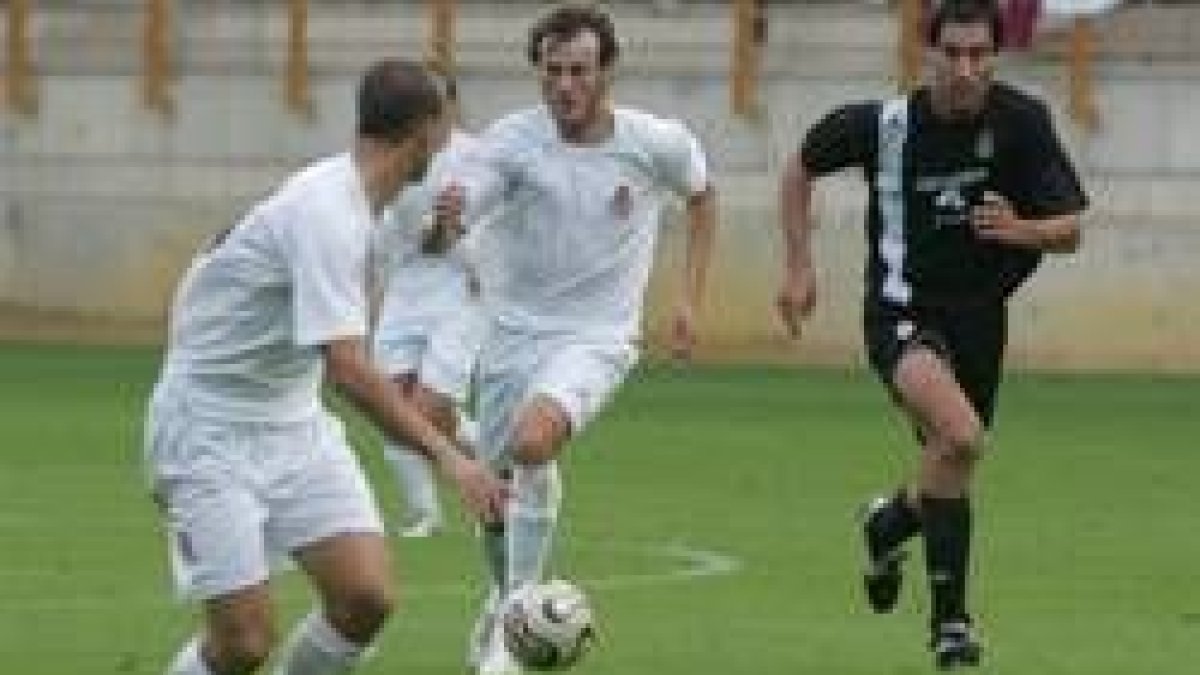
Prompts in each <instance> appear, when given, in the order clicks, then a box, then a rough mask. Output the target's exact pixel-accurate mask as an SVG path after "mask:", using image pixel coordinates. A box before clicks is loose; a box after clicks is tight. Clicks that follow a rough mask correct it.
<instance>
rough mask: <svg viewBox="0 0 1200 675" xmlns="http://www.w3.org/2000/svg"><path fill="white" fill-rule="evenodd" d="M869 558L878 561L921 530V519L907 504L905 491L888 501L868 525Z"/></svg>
mask: <svg viewBox="0 0 1200 675" xmlns="http://www.w3.org/2000/svg"><path fill="white" fill-rule="evenodd" d="M870 527H871V533H872V534H873V535H874V536H873V537H871V538H870V545H871V557H872V558H875V559H877V560H878V559H880V558H882V557H884V556H885V555H888V554H890V553H891V552H893V551H895V550H896V549H897V548H899V547H900V546H901V545H903V544H904V542H906V541H908V540H909V538H910V537H912V536H913V535H914V534H916V533H917V532H919V531H920V530H921V518H920V516H919V515H918V514H917V512H916V510H915V509H913V507H912V506H910V505H909V503H908V497H907V495H906V494H905V489H904V488H900V489H899V490H898V491H897V492H896V494H894V495H892V497H891V498H890V499H888V502H887V505H886V506H884V507H883V508H882V509H880V510H879V511H877V512H876V514H875V516H874V517H873V518H872V519H871V523H870Z"/></svg>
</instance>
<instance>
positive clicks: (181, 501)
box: [147, 410, 270, 599]
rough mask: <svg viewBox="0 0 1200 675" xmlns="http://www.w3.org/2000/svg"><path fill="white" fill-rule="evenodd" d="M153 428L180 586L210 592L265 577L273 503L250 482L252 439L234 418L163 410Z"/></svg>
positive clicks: (155, 470) (198, 595)
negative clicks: (224, 420)
mask: <svg viewBox="0 0 1200 675" xmlns="http://www.w3.org/2000/svg"><path fill="white" fill-rule="evenodd" d="M152 427H153V428H152V429H151V433H152V437H151V439H150V441H149V447H148V449H147V459H148V469H149V472H150V477H151V481H152V486H153V488H152V489H153V491H154V495H155V499H156V501H157V502H158V504H159V506H160V508H161V510H162V515H163V518H164V521H165V525H166V532H167V537H168V554H169V556H170V561H171V570H172V574H173V576H174V580H175V585H176V589H177V591H178V593H179V594H180V595H181V596H182V597H185V598H189V599H208V598H214V597H219V596H223V595H227V594H230V593H232V592H234V591H238V590H240V589H244V588H248V587H251V586H255V585H257V584H260V583H262V582H264V581H266V579H267V578H268V577H269V575H270V564H269V558H268V553H267V545H266V539H265V534H264V523H265V522H266V519H267V510H268V506H267V505H266V504H265V502H264V500H263V499H262V496H261V495H260V494H258V493H257V492H256V491H255V490H254V489H253V487H252V486H253V484H254V480H255V471H254V468H253V467H252V466H250V464H249V462H248V461H247V458H246V456H245V452H244V451H245V450H246V448H247V447H248V445H247V444H248V443H250V442H252V439H250V438H247V437H246V434H244V433H241V432H239V431H238V429H237V428H236V426H235V425H221V424H217V423H213V422H205V421H200V420H197V419H194V418H191V417H190V416H187V415H180V414H171V413H165V412H164V411H161V410H160V411H159V414H157V416H156V420H155V422H154V424H153V425H152Z"/></svg>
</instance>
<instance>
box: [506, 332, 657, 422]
mask: <svg viewBox="0 0 1200 675" xmlns="http://www.w3.org/2000/svg"><path fill="white" fill-rule="evenodd" d="M637 356H638V354H637V349H636V348H635V347H634V346H633V345H631V344H628V343H623V342H612V343H577V344H564V345H559V346H556V347H555V348H554V349H553V350H552V351H551V353H550V354H549V356H548V358H546V359H545V360H544V361H543V363H542V365H541V367H540V368H539V370H538V373H537V375H536V377H535V378H534V380H533V381H532V383H531V385H530V389H529V392H528V394H527V397H526V404H525V406H524V407H523V410H525V411H528V413H529V419H530V420H531V421H534V422H539V423H542V422H544V423H554V424H558V423H561V422H562V421H565V422H566V424H567V429H566V433H567V434H578V433H579V432H580V431H582V430H583V429H584V427H586V426H587V425H588V424H589V423H591V422H592V421H593V420H594V419H595V418H596V416H597V415H599V414H600V412H601V411H602V410H603V409H604V408H605V406H606V405H607V404H608V402H609V401H611V400H612V397H613V395H614V394H615V393H616V391H617V389H618V388H619V387H620V385H621V383H622V382H624V381H625V378H626V377H627V376H628V375H629V372H630V370H632V368H633V366H634V364H635V363H636V362H637ZM547 403H550V404H552V405H550V406H548V405H547ZM524 419H525V415H524V414H523V415H522V420H524Z"/></svg>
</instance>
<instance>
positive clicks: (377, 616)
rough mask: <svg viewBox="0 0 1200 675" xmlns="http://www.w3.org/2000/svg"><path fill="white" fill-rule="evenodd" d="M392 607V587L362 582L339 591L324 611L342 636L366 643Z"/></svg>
mask: <svg viewBox="0 0 1200 675" xmlns="http://www.w3.org/2000/svg"><path fill="white" fill-rule="evenodd" d="M395 608H396V593H395V591H394V590H393V589H391V588H388V587H385V586H366V585H364V586H361V587H356V588H352V589H347V590H344V591H342V592H340V593H338V595H337V597H335V598H333V599H332V600H331V601H330V603H329V606H328V607H326V614H327V616H328V619H329V622H330V623H331V624H332V625H333V627H334V628H335V629H336V630H337V631H338V632H339V633H341V634H342V636H343V637H345V638H346V639H348V640H350V641H352V642H357V643H362V644H365V643H367V642H370V641H371V640H372V639H373V638H374V637H375V635H376V634H378V633H379V631H380V630H381V629H382V628H383V625H384V623H386V622H387V619H388V617H389V616H391V615H392V612H393V611H394V610H395Z"/></svg>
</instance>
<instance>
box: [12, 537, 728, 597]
mask: <svg viewBox="0 0 1200 675" xmlns="http://www.w3.org/2000/svg"><path fill="white" fill-rule="evenodd" d="M573 543H574V544H575V545H577V546H580V547H587V548H593V547H594V548H602V549H604V550H609V551H619V552H623V553H639V554H645V555H646V556H647V557H648V558H653V559H656V560H662V561H666V563H668V564H667V565H666V566H665V569H663V570H662V571H650V572H637V573H618V574H609V575H599V576H578V577H576V576H573V575H569V576H571V578H572V579H573V580H575V581H576V582H577V583H579V584H580V585H581V586H583V587H585V588H589V589H603V590H621V589H627V588H639V587H644V586H660V585H666V584H672V583H681V582H690V581H696V580H701V579H705V578H710V577H718V576H728V575H733V574H737V573H738V572H740V571H741V570H742V568H743V567H744V565H743V563H742V561H741V560H740V559H738V558H736V557H734V556H732V555H729V554H726V553H721V552H718V551H713V550H708V549H703V548H697V547H694V546H691V545H688V544H684V543H680V542H661V543H646V542H611V541H606V542H604V543H603V544H596V543H594V542H586V541H585V542H578V541H576V542H573ZM63 574H64V572H63V570H62V569H46V568H42V569H34V568H26V569H12V568H9V569H5V568H3V567H0V581H9V580H19V581H22V582H28V583H45V584H47V587H49V585H50V584H52V583H54V582H55V581H59V580H61V579H62V576H63ZM277 578H282V575H280V576H279V577H277ZM477 585H478V584H476V583H473V581H472V580H466V579H464V580H459V581H450V582H435V583H421V582H420V581H419V580H418V581H415V582H409V581H406V583H405V585H404V591H403V593H404V595H405V597H409V598H435V597H457V596H468V597H473V596H474V595H476V594H477V592H476V588H475V587H476V586H477ZM276 591H277V595H278V596H279V598H280V599H288V598H290V597H291V596H293V595H294V596H296V597H297V598H299V597H300V595H301V594H302V593H304V592H305V591H302V590H296V589H293V588H291V587H282V586H280V587H278V588H277V589H276ZM170 594H171V590H170V583H169V580H168V579H166V578H165V577H164V579H163V583H162V590H161V592H148V591H147V592H136V591H135V592H132V593H130V592H121V593H120V597H121V603H122V604H129V603H134V604H138V605H143V606H145V605H159V604H163V603H164V600H166V599H168V598H169V597H170ZM112 602H113V593H112V590H111V589H110V590H108V591H106V592H97V593H94V594H89V593H71V594H59V595H56V594H54V593H48V592H42V593H39V595H38V597H34V598H26V599H19V598H9V605H10V607H20V608H23V609H27V610H46V609H68V608H69V609H84V610H87V609H96V610H102V611H107V610H110V609H111V608H112Z"/></svg>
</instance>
